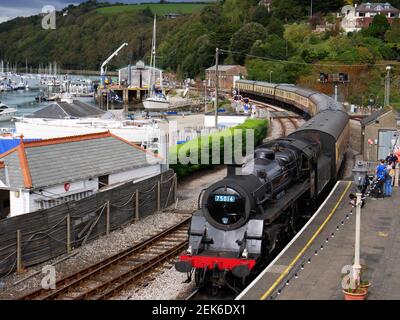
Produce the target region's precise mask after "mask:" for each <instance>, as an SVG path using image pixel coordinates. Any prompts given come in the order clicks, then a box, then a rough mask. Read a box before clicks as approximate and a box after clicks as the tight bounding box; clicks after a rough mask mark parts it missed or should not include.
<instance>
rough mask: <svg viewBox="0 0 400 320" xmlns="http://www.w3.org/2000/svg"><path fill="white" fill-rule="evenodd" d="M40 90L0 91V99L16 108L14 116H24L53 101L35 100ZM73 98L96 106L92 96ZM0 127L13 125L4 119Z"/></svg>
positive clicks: (12, 126) (11, 126)
mask: <svg viewBox="0 0 400 320" xmlns="http://www.w3.org/2000/svg"><path fill="white" fill-rule="evenodd" d="M30 85H31V84H30ZM41 91H43V89H39V88H32V89H28V90H16V91H9V92H0V101H1V102H2V103H4V104H5V105H6V106H8V107H10V108H15V109H17V113H16V116H24V115H27V114H31V113H33V112H35V111H37V110H40V109H42V108H44V107H46V106H48V105H49V104H52V103H54V102H45V101H42V102H40V103H39V102H37V101H36V100H35V98H36V97H37V96H38V95H39V93H40V92H41ZM74 99H77V100H80V101H82V102H85V103H87V104H91V105H94V106H97V105H96V102H95V100H94V98H74ZM0 127H1V128H14V127H15V126H14V124H13V122H11V121H4V122H0Z"/></svg>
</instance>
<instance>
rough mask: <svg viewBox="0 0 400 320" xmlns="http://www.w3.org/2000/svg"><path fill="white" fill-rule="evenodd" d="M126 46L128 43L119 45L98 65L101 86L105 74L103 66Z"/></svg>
mask: <svg viewBox="0 0 400 320" xmlns="http://www.w3.org/2000/svg"><path fill="white" fill-rule="evenodd" d="M127 46H128V43H126V42H125V43H124V44H123V45H121V46H120V47H119V48H118V49H117V50H116V51H115V52H114V53H113V54H112V55H111V56H109V57H108V58H107V60H106V61H104V62H103V64H102V65H101V67H100V81H101V86H102V87H103V86H104V82H105V81H104V80H105V79H104V78H105V74H106V69H105V66H106V65H107V64H108V63H109V62H110V61H111V59H113V58H114V57H116V56H117V55H118V53H119V52H120V51H121V50H122V49H123V48H125V47H127Z"/></svg>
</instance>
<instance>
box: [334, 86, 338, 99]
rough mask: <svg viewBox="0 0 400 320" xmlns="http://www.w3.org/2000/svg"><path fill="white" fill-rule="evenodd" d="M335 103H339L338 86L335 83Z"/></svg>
mask: <svg viewBox="0 0 400 320" xmlns="http://www.w3.org/2000/svg"><path fill="white" fill-rule="evenodd" d="M335 101H338V85H337V83H335Z"/></svg>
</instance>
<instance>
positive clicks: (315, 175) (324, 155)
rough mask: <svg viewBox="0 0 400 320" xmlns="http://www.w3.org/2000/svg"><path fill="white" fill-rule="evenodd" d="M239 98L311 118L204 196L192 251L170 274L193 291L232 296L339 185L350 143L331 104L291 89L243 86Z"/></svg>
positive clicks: (343, 117) (338, 108) (231, 170)
mask: <svg viewBox="0 0 400 320" xmlns="http://www.w3.org/2000/svg"><path fill="white" fill-rule="evenodd" d="M236 86H237V89H238V90H239V91H240V93H241V94H242V95H246V96H249V97H251V98H254V99H257V100H264V101H268V102H273V103H274V104H275V105H277V104H280V105H284V106H285V107H288V108H289V107H290V108H296V110H297V111H299V112H301V113H303V115H304V116H305V117H306V118H307V117H308V118H310V120H309V121H307V122H306V123H305V124H304V125H303V126H302V127H300V128H299V129H297V130H296V131H295V132H293V133H292V134H290V135H289V136H288V137H285V138H280V139H276V140H273V141H270V142H268V143H266V144H263V145H261V146H259V147H257V148H256V149H255V152H254V158H253V160H252V161H251V162H249V163H247V164H246V165H244V166H243V167H241V166H237V165H231V166H228V173H227V176H226V177H225V178H223V179H222V180H220V181H218V182H216V183H214V184H213V185H211V186H210V187H209V188H207V189H206V190H205V191H204V193H203V194H202V196H201V198H200V204H201V205H200V206H199V210H198V211H196V212H195V214H194V215H193V217H192V220H191V225H190V229H189V247H188V249H187V250H186V252H184V253H182V254H181V256H180V261H179V262H177V263H176V265H175V268H176V269H177V270H178V271H180V272H185V273H188V274H189V275H190V276H191V275H192V273H193V272H195V280H196V284H197V285H198V286H199V287H201V286H207V287H211V288H213V289H214V290H217V289H218V288H221V287H223V286H228V287H229V288H231V289H233V290H235V291H237V290H238V289H239V287H240V286H243V285H244V284H245V283H246V282H247V280H248V279H249V277H251V276H252V275H254V274H255V273H257V272H258V269H259V268H260V266H262V264H263V262H264V261H266V259H267V258H268V257H269V256H270V255H271V254H272V253H273V252H274V250H275V249H276V247H277V245H278V244H280V243H282V242H283V241H284V239H287V237H288V236H291V235H294V234H295V233H296V232H297V231H298V229H299V223H300V219H301V218H302V217H303V216H306V215H311V214H312V212H313V210H314V209H315V207H316V205H317V203H318V201H319V200H320V198H321V196H322V194H323V193H324V192H326V191H327V189H329V186H331V185H333V183H334V182H335V181H336V180H337V177H338V173H339V170H340V168H341V165H342V163H343V161H344V156H345V151H346V149H347V146H348V141H349V117H348V115H347V113H346V112H345V111H344V109H343V107H342V105H341V104H340V103H337V102H335V101H334V100H333V99H332V98H330V97H329V96H326V95H324V94H320V93H316V92H313V91H310V90H305V89H301V88H297V87H295V86H292V85H277V84H271V83H265V82H255V81H248V80H240V81H237V82H236Z"/></svg>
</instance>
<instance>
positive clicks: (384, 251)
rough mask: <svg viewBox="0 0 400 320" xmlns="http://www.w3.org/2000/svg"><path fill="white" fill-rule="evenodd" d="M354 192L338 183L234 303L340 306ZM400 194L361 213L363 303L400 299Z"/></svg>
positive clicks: (369, 203) (350, 249)
mask: <svg viewBox="0 0 400 320" xmlns="http://www.w3.org/2000/svg"><path fill="white" fill-rule="evenodd" d="M351 192H353V193H354V192H355V187H354V186H353V184H352V183H351V182H349V181H339V182H338V183H337V184H336V185H335V187H334V189H333V190H332V192H331V193H330V195H329V196H328V197H327V199H326V200H325V202H324V203H323V204H322V205H321V207H320V208H319V209H318V211H317V212H316V213H315V214H314V215H313V217H312V218H311V219H310V220H309V221H308V222H307V224H306V225H305V226H304V227H303V228H302V230H301V231H300V232H299V233H297V234H296V236H295V237H294V238H293V239H292V241H291V242H290V243H289V244H288V245H287V246H286V247H285V248H284V250H282V252H281V253H280V254H279V255H278V256H277V257H276V258H275V259H274V261H272V262H271V264H270V265H269V266H268V267H267V268H266V269H265V270H264V271H263V272H262V273H261V274H260V275H259V276H258V277H257V278H256V279H255V280H254V281H253V282H252V283H251V284H250V285H249V286H248V287H247V288H246V289H245V290H244V291H243V292H242V293H241V294H240V295H239V296H238V297H237V300H343V299H344V298H343V293H342V285H341V281H342V268H343V267H344V266H346V265H350V266H351V265H352V264H353V261H354V238H355V216H356V214H355V210H356V209H355V208H354V209H352V207H351V205H350V204H349V194H350V193H351ZM399 208H400V190H399V188H393V195H392V197H389V198H384V199H370V198H368V199H367V200H366V205H365V206H364V208H362V210H361V258H360V260H361V264H362V265H363V266H366V267H367V269H366V271H365V272H364V274H363V278H364V279H366V280H369V281H370V282H371V283H372V286H371V288H370V290H369V295H368V299H369V300H373V299H383V300H389V299H400V268H399V267H398V266H399V265H400V210H399Z"/></svg>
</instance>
